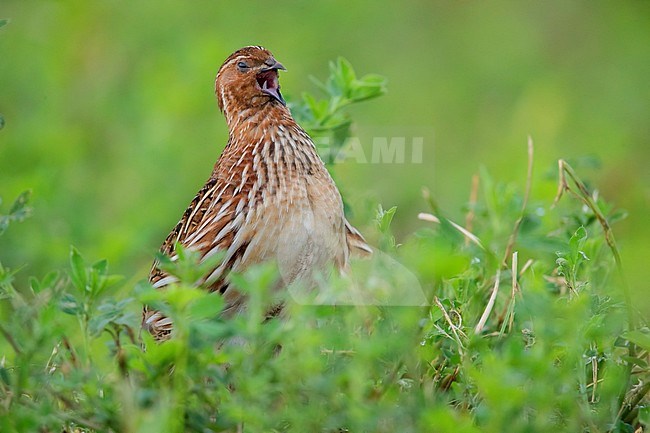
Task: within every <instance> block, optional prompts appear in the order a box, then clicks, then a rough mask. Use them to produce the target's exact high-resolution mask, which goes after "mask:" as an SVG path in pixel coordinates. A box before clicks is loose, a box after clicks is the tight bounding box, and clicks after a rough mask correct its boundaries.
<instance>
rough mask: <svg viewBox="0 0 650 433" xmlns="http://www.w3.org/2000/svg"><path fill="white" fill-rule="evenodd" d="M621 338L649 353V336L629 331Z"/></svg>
mask: <svg viewBox="0 0 650 433" xmlns="http://www.w3.org/2000/svg"><path fill="white" fill-rule="evenodd" d="M623 338H625V339H626V340H628V341H629V342H631V343H634V344H636V345H637V346H639V347H641V348H642V349H643V350H649V351H650V334H646V333H644V332H641V331H629V332H626V333H625V334H623Z"/></svg>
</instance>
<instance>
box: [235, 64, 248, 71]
mask: <svg viewBox="0 0 650 433" xmlns="http://www.w3.org/2000/svg"><path fill="white" fill-rule="evenodd" d="M237 67H238V68H239V70H240V71H242V72H245V71H247V70H249V69H250V66H248V65H247V64H246V62H239V63H237Z"/></svg>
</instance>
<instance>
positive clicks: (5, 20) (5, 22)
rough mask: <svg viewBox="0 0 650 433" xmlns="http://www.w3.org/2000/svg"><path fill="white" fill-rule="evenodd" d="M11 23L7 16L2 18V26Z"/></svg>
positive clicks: (0, 24)
mask: <svg viewBox="0 0 650 433" xmlns="http://www.w3.org/2000/svg"><path fill="white" fill-rule="evenodd" d="M7 24H9V20H8V19H7V18H0V28H2V27H4V26H6V25H7Z"/></svg>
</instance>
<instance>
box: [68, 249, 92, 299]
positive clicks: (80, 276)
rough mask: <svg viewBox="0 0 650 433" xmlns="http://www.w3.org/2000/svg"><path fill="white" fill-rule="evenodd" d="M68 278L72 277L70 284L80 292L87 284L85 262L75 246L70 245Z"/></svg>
mask: <svg viewBox="0 0 650 433" xmlns="http://www.w3.org/2000/svg"><path fill="white" fill-rule="evenodd" d="M70 278H72V284H74V286H75V287H76V288H77V289H78V290H79V291H80V292H82V293H83V292H84V291H85V290H86V287H87V285H88V277H87V275H86V263H85V262H84V259H83V257H81V254H79V251H78V250H77V249H76V248H75V247H70Z"/></svg>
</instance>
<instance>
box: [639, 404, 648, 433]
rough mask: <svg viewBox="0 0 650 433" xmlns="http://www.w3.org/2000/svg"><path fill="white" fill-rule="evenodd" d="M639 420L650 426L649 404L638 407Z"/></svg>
mask: <svg viewBox="0 0 650 433" xmlns="http://www.w3.org/2000/svg"><path fill="white" fill-rule="evenodd" d="M639 422H640V423H641V424H643V425H644V426H646V427H650V406H642V407H640V408H639ZM637 431H638V430H637Z"/></svg>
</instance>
